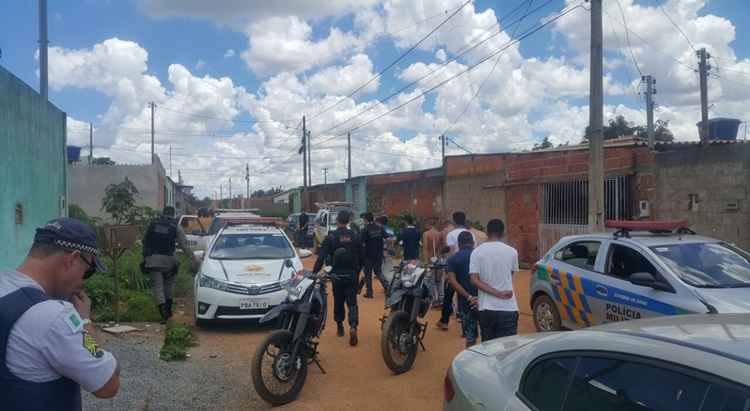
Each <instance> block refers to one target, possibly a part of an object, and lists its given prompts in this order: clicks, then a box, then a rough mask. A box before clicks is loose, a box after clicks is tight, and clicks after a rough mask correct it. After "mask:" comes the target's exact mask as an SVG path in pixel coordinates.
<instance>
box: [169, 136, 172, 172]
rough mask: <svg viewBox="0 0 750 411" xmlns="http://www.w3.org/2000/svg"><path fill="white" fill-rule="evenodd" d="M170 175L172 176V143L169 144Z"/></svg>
mask: <svg viewBox="0 0 750 411" xmlns="http://www.w3.org/2000/svg"><path fill="white" fill-rule="evenodd" d="M169 176H170V177H172V145H171V144H170V145H169Z"/></svg>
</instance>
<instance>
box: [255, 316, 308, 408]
mask: <svg viewBox="0 0 750 411" xmlns="http://www.w3.org/2000/svg"><path fill="white" fill-rule="evenodd" d="M293 346H294V343H293V339H292V333H291V332H289V330H277V331H274V332H272V333H271V334H270V335H269V336H268V337H266V339H265V340H263V342H262V343H261V344H260V345H259V346H258V348H257V350H256V351H255V355H254V356H253V363H252V375H253V386H255V391H256V392H257V393H258V395H260V397H261V398H263V399H264V400H265V401H267V402H268V403H270V404H271V405H274V406H278V405H284V404H287V403H290V402H292V401H294V400H296V399H297V396H298V395H299V392H300V391H302V387H303V386H304V385H305V379H307V359H306V358H305V354H304V352H305V351H304V350H303V349H302V350H300V352H299V353H298V354H297V356H296V358H291V357H292V348H293Z"/></svg>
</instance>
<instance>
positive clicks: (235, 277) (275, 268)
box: [203, 259, 301, 284]
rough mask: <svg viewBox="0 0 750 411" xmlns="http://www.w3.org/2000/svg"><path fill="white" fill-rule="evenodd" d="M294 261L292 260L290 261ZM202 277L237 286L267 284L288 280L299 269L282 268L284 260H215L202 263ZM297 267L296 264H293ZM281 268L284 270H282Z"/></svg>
mask: <svg viewBox="0 0 750 411" xmlns="http://www.w3.org/2000/svg"><path fill="white" fill-rule="evenodd" d="M292 261H294V259H293V260H292ZM203 264H204V266H203V275H207V276H209V277H214V278H216V279H217V280H219V281H230V282H233V283H238V284H268V283H273V282H276V281H279V273H281V280H285V279H288V278H289V277H291V275H292V273H293V272H294V271H296V270H298V269H301V267H300V268H288V267H284V259H279V260H276V259H274V260H267V259H263V260H215V259H207V260H206V262H204V263H203ZM294 265H295V266H296V265H297V264H296V263H295V264H294ZM282 267H283V268H284V269H283V270H282ZM282 271H283V272H282Z"/></svg>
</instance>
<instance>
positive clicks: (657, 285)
mask: <svg viewBox="0 0 750 411" xmlns="http://www.w3.org/2000/svg"><path fill="white" fill-rule="evenodd" d="M630 283H631V284H635V285H640V286H641V287H650V288H653V289H654V290H659V291H665V292H673V291H674V290H673V289H672V287H671V286H670V285H669V284H667V283H665V282H662V281H657V280H656V278H655V277H654V275H653V274H651V273H633V274H631V275H630Z"/></svg>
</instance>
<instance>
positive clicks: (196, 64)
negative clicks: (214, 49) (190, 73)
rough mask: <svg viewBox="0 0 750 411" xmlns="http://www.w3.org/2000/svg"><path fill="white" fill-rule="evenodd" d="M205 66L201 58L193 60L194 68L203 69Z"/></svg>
mask: <svg viewBox="0 0 750 411" xmlns="http://www.w3.org/2000/svg"><path fill="white" fill-rule="evenodd" d="M205 67H206V62H205V61H203V60H198V61H197V62H195V66H193V68H194V69H195V70H203V69H204V68H205Z"/></svg>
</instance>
